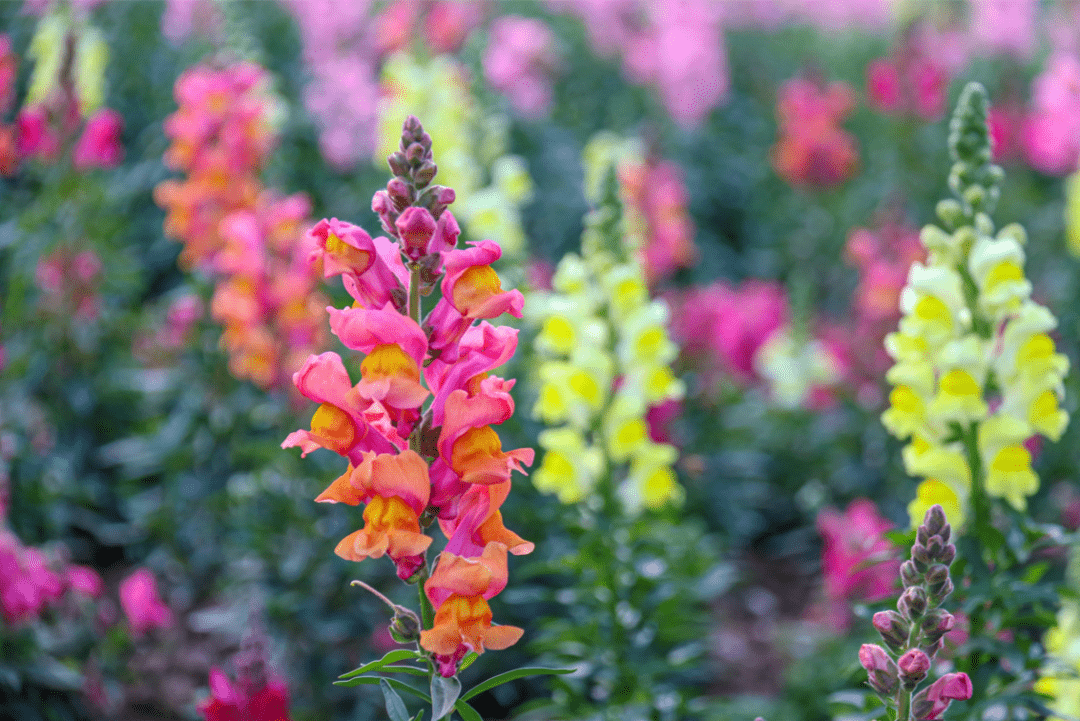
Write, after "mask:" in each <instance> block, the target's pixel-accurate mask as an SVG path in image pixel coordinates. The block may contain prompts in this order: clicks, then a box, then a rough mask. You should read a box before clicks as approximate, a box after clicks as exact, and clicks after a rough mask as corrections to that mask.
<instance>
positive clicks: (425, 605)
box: [416, 562, 435, 631]
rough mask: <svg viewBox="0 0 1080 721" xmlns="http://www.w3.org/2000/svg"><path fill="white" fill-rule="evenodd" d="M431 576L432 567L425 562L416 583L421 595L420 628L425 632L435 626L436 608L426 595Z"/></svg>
mask: <svg viewBox="0 0 1080 721" xmlns="http://www.w3.org/2000/svg"><path fill="white" fill-rule="evenodd" d="M430 576H431V571H430V566H428V565H427V563H426V562H425V563H424V567H423V570H421V571H420V580H419V581H417V583H416V590H417V592H418V593H419V594H420V628H421V630H423V631H427V630H429V629H430V628H431V627H432V626H434V625H435V607H434V606H432V605H431V601H430V600H429V599H428V597H427V594H426V593H424V584H425V583H426V582H427V580H428V578H429V577H430Z"/></svg>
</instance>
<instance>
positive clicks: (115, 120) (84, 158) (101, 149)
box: [71, 108, 124, 170]
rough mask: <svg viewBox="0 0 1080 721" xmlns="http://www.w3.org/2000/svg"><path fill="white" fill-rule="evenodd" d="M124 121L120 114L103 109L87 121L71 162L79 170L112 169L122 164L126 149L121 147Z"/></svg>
mask: <svg viewBox="0 0 1080 721" xmlns="http://www.w3.org/2000/svg"><path fill="white" fill-rule="evenodd" d="M123 129H124V119H123V118H122V117H121V116H120V113H118V112H116V111H115V110H110V109H109V108H103V109H101V110H99V111H98V112H96V113H94V115H92V116H91V117H90V119H89V120H87V121H86V128H84V129H83V133H82V136H80V137H79V140H78V141H77V142H76V143H75V148H74V149H73V150H72V151H71V162H72V163H73V164H74V165H75V168H76V169H77V170H87V169H89V168H112V167H115V166H117V165H119V164H120V161H121V160H122V159H123V157H124V148H123V146H122V145H120V133H121V132H123Z"/></svg>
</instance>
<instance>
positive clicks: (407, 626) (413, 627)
mask: <svg viewBox="0 0 1080 721" xmlns="http://www.w3.org/2000/svg"><path fill="white" fill-rule="evenodd" d="M390 635H391V636H393V637H394V640H395V641H397V642H398V643H414V642H416V641H418V640H419V639H420V623H419V619H417V618H416V615H415V614H409V615H405V614H401V613H395V614H394V618H393V620H391V621H390Z"/></svg>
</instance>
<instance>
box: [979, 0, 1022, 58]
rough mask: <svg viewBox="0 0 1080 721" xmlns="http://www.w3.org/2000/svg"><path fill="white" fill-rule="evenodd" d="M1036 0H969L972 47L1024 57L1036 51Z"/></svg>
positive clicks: (980, 50) (984, 51) (982, 50)
mask: <svg viewBox="0 0 1080 721" xmlns="http://www.w3.org/2000/svg"><path fill="white" fill-rule="evenodd" d="M1037 12H1038V0H971V23H970V26H969V29H968V32H969V33H970V41H971V45H972V47H973V49H975V50H977V51H979V52H982V53H1003V54H1006V55H1012V56H1013V57H1015V58H1017V59H1019V60H1027V59H1028V58H1030V57H1031V55H1032V53H1033V52H1034V51H1035V44H1036V37H1035V25H1036V13H1037Z"/></svg>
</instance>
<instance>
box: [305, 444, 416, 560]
mask: <svg viewBox="0 0 1080 721" xmlns="http://www.w3.org/2000/svg"><path fill="white" fill-rule="evenodd" d="M430 492H431V483H430V481H429V480H428V467H427V463H425V462H424V459H423V458H421V457H420V455H419V454H417V453H416V452H414V451H411V450H406V451H402V452H401V453H400V454H398V455H392V454H388V453H382V454H378V455H376V454H375V453H365V454H364V458H363V460H362V461H361V463H360V465H358V466H357V467H356V468H355V469H351V470H350V471H348V472H346V473H345V475H343V476H341V477H340V478H338V479H337V480H336V481H334V483H333V484H331V485H330V487H329V488H327V489H326V490H325V491H323V492H322V493H321V494H320V495H319V496H318V497H317V498H316V499H315V500H316V501H328V502H331V503H337V502H341V503H347V504H349V505H357V504H358V503H360V502H361V501H367V502H368V505H367V508H365V509H364V528H362V529H361V530H359V531H356V532H355V533H352V534H350V535H348V536H346V537H345V538H344V539H342V541H341V542H340V543H339V544H338V546H337V548H336V549H335V553H337V555H339V556H341V557H342V558H344V559H347V560H349V561H362V560H363V559H365V558H380V557H382V556H383V555H388V556H390V558H391V559H393V561H394V563H395V564H396V565H397V568H398V576H399V577H401V578H402V579H407V578H409V577H410V576H412V574H413V573H414V572H415V571H416V570H417V569H418V568H419V567H420V566H422V565H423V563H424V561H423V555H422V554H423V553H424V552H425V551H426V550H427V549H428V546H430V545H431V541H432V539H431V538H430V537H428V536H425V535H424V534H423V533H422V532H421V529H420V521H419V518H420V514H421V513H423V512H424V508H426V507H427V502H428V496H429V494H430Z"/></svg>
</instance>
